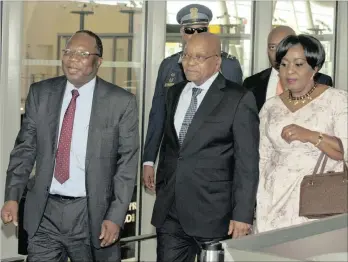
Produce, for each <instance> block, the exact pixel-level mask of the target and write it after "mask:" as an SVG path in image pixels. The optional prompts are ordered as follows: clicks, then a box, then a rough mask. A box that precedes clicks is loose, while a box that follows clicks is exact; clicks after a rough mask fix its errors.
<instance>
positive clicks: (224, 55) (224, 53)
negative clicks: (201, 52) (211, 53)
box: [221, 51, 236, 60]
mask: <svg viewBox="0 0 348 262" xmlns="http://www.w3.org/2000/svg"><path fill="white" fill-rule="evenodd" d="M221 56H222V57H225V58H227V59H231V60H233V59H236V57H235V56H233V55H230V54H228V53H226V52H224V51H222V52H221Z"/></svg>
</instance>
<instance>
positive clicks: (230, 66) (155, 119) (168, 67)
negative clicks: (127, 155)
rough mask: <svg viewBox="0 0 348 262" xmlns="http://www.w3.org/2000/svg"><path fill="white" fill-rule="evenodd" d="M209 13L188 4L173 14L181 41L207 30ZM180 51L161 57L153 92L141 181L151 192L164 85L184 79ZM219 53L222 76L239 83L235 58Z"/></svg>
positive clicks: (153, 186) (162, 118) (210, 17)
mask: <svg viewBox="0 0 348 262" xmlns="http://www.w3.org/2000/svg"><path fill="white" fill-rule="evenodd" d="M212 17H213V14H212V12H211V10H210V9H209V8H208V7H206V6H204V5H199V4H191V5H187V6H185V7H183V8H182V9H181V10H180V11H179V12H178V14H177V16H176V19H177V22H178V23H179V24H180V25H181V28H180V33H181V35H182V40H183V44H185V43H186V42H187V41H188V40H189V39H190V38H191V37H192V36H193V35H194V34H199V33H203V32H207V31H208V26H209V22H210V21H211V20H212ZM181 55H182V52H179V53H176V54H174V55H172V56H170V57H168V58H166V59H164V60H163V61H162V63H161V65H160V68H159V70H158V76H157V81H156V87H155V94H154V96H153V99H152V107H151V111H150V115H149V124H148V128H147V135H146V140H145V147H144V157H143V165H144V168H143V181H144V184H145V187H146V188H148V189H149V190H151V191H153V192H154V191H155V182H154V176H155V175H154V174H155V171H154V167H153V166H154V163H155V162H156V158H157V154H158V150H159V147H160V144H161V141H162V136H163V130H164V121H165V101H166V92H167V90H168V88H171V87H172V86H173V88H175V85H176V84H178V83H180V82H183V81H187V80H186V78H185V75H184V72H183V69H182V65H181ZM221 57H222V64H221V70H220V71H221V73H222V75H223V76H224V77H225V78H226V79H228V80H230V81H232V82H236V83H238V84H240V85H241V84H242V82H243V73H242V69H241V67H240V64H239V61H238V60H237V59H236V58H235V57H234V56H231V55H229V54H227V53H226V52H222V53H221ZM160 157H161V154H160ZM156 180H157V181H160V178H158V177H156Z"/></svg>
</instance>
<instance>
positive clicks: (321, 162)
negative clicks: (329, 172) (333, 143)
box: [312, 137, 348, 176]
mask: <svg viewBox="0 0 348 262" xmlns="http://www.w3.org/2000/svg"><path fill="white" fill-rule="evenodd" d="M334 138H335V139H336V140H337V142H338V145H339V147H340V149H341V152H342V153H343V155H344V148H343V144H342V141H341V139H339V138H338V137H334ZM324 155H325V157H324ZM323 158H324V160H323ZM328 158H329V157H328V156H327V155H326V154H325V153H324V152H321V154H320V156H319V158H318V161H317V163H316V165H315V167H314V170H313V174H312V175H313V176H314V175H317V174H318V173H317V172H318V169H319V166H320V165H321V168H320V173H319V175H322V174H323V173H324V170H325V167H326V163H327V160H328ZM342 162H343V173H344V172H346V173H348V167H347V164H346V162H345V161H344V159H343V161H342Z"/></svg>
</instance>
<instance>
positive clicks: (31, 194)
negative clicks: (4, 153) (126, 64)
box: [1, 30, 138, 262]
mask: <svg viewBox="0 0 348 262" xmlns="http://www.w3.org/2000/svg"><path fill="white" fill-rule="evenodd" d="M102 55H103V45H102V42H101V40H100V38H99V37H98V36H97V35H96V34H94V33H93V32H91V31H87V30H82V31H78V32H77V33H75V34H74V35H73V36H72V37H71V39H70V40H69V41H68V43H67V46H66V49H64V50H63V59H62V69H63V71H64V74H65V76H60V77H56V78H51V79H48V80H45V81H42V82H38V83H34V84H33V85H32V86H31V87H30V91H29V94H28V97H27V101H26V108H25V116H24V119H23V124H22V126H21V129H20V131H19V134H18V136H17V139H16V143H15V146H14V149H13V150H12V152H11V156H10V163H9V166H8V170H7V179H6V191H5V201H6V202H5V204H4V206H3V208H2V210H1V218H2V220H3V222H4V223H10V222H13V223H15V224H16V223H17V212H18V203H19V201H20V199H21V196H22V194H23V190H24V188H25V187H26V185H27V182H28V177H29V174H30V172H31V171H32V169H33V166H34V164H35V162H36V171H35V176H34V177H33V179H32V181H31V183H28V185H27V190H28V192H27V196H26V203H25V211H24V227H25V229H26V231H27V233H28V237H29V239H28V260H29V261H35V262H40V261H43V262H44V261H60V262H62V261H66V260H67V257H70V259H71V260H72V261H103V262H104V261H110V262H111V261H113V262H114V261H121V256H120V246H119V242H118V241H117V240H118V238H119V234H120V229H121V227H122V226H123V224H124V220H125V216H126V212H127V209H128V205H129V202H130V200H131V197H132V193H133V190H134V185H135V178H136V173H137V161H138V117H137V116H138V110H137V106H136V99H135V96H134V95H132V94H130V93H129V92H127V91H125V90H123V89H122V88H120V87H118V86H115V85H113V84H111V83H108V82H106V81H104V80H103V79H101V78H99V77H97V76H96V75H97V72H98V68H99V66H100V65H101V63H102Z"/></svg>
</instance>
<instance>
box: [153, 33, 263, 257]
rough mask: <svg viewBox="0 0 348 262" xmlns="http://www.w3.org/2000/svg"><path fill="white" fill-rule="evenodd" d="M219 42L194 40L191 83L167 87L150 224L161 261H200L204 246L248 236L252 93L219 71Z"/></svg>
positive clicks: (189, 50) (189, 56) (254, 155)
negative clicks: (162, 133) (223, 239)
mask: <svg viewBox="0 0 348 262" xmlns="http://www.w3.org/2000/svg"><path fill="white" fill-rule="evenodd" d="M220 65H221V56H220V40H219V38H218V37H217V36H216V35H213V34H210V33H202V34H198V35H195V36H193V37H192V38H191V39H190V41H189V42H188V43H187V46H186V48H185V51H184V54H183V67H184V72H185V74H186V77H187V80H188V81H191V82H187V81H185V82H182V83H179V84H177V85H176V86H174V87H173V88H171V89H169V90H168V95H167V102H166V123H165V130H164V137H163V142H162V146H161V154H163V155H161V157H160V162H159V166H158V171H157V176H156V202H155V206H154V210H153V216H152V224H153V225H154V226H155V227H156V229H157V261H167V262H169V261H176V262H180V261H183V262H184V261H185V262H190V261H194V258H195V256H196V254H197V253H199V246H200V245H201V244H202V243H204V242H207V241H217V240H221V239H222V238H224V237H227V236H228V235H232V236H233V237H240V236H243V235H245V234H247V233H248V231H249V230H250V227H251V224H252V222H253V213H254V206H255V195H256V189H257V184H258V175H259V172H258V165H259V154H258V146H259V118H258V112H257V107H256V103H255V99H254V96H253V95H252V93H251V92H248V91H247V90H245V89H244V88H243V87H242V86H240V85H238V84H236V83H233V82H231V81H228V80H226V79H225V78H224V77H223V76H222V75H221V74H220V73H219V68H220Z"/></svg>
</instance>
